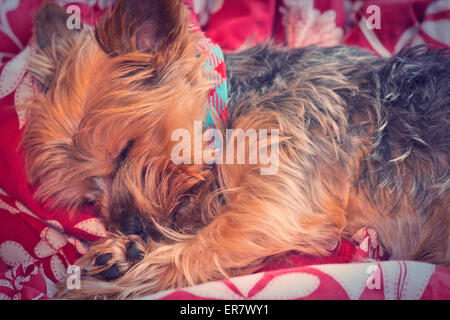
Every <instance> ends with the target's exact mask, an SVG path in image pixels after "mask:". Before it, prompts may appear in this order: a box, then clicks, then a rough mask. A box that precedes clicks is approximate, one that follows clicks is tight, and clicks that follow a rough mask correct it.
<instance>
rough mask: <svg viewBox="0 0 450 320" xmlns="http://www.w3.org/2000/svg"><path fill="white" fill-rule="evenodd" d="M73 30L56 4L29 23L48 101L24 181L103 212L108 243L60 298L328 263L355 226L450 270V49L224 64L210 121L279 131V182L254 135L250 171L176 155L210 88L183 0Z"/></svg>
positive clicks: (126, 4) (32, 125)
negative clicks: (293, 259)
mask: <svg viewBox="0 0 450 320" xmlns="http://www.w3.org/2000/svg"><path fill="white" fill-rule="evenodd" d="M66 19H67V15H66V13H65V12H64V11H62V10H61V9H60V8H59V7H57V6H56V5H52V4H47V5H45V6H44V7H43V8H41V10H40V11H39V12H38V14H37V16H36V18H35V39H36V43H37V46H38V48H37V52H36V53H35V54H34V56H33V57H32V61H31V64H30V68H29V69H30V72H31V73H32V74H33V76H34V78H35V79H36V80H37V82H38V83H39V86H40V89H41V94H39V95H36V96H35V97H33V99H32V100H30V103H29V105H30V106H29V114H28V121H27V124H26V128H25V131H24V137H23V145H24V150H25V156H26V166H27V174H28V177H29V180H30V183H31V184H34V185H38V186H39V188H38V191H37V197H38V198H39V199H40V200H45V199H51V201H52V203H54V205H55V206H59V207H67V208H69V209H72V210H73V211H74V212H75V211H76V209H77V208H80V207H82V206H83V205H86V204H90V205H93V206H94V207H95V208H96V209H97V211H98V212H99V215H100V216H101V217H102V219H103V221H104V223H105V225H106V226H107V229H108V231H109V236H108V237H107V238H105V239H104V240H101V241H100V242H99V243H97V244H95V245H94V246H93V247H92V248H91V249H90V251H89V252H87V253H86V254H85V255H84V256H83V257H82V258H81V259H80V260H79V261H78V262H77V264H78V265H79V266H81V267H82V268H83V272H82V279H81V288H80V289H78V290H68V289H64V288H63V289H62V290H61V292H60V293H59V297H61V298H131V297H138V296H142V295H145V294H150V293H154V292H157V291H161V290H165V289H169V288H179V287H184V286H190V285H195V284H199V283H203V282H206V281H211V280H217V279H223V278H226V277H232V276H238V275H244V274H249V273H252V272H255V271H257V270H259V269H261V268H262V267H264V266H266V265H267V264H269V263H270V262H271V261H272V259H275V258H277V257H280V256H281V255H283V254H286V253H288V252H297V253H300V254H303V255H308V256H323V255H327V254H329V253H330V251H332V250H333V249H334V248H335V247H336V246H337V245H339V241H340V239H341V238H342V237H349V236H351V235H352V234H353V233H355V232H356V231H357V230H359V229H360V228H362V227H370V228H373V229H374V230H376V231H377V232H378V234H379V237H380V240H381V243H382V246H383V250H384V251H385V252H386V253H387V254H388V255H389V257H390V258H391V259H408V260H418V261H426V262H430V263H434V264H439V265H442V266H447V267H448V266H450V245H449V240H450V238H449V221H450V214H449V208H450V172H449V162H450V161H449V150H450V55H449V53H448V52H446V51H442V50H441V51H437V50H431V49H428V48H425V47H413V48H407V49H404V50H402V51H401V52H400V53H398V54H397V55H395V56H393V57H391V58H380V57H376V56H374V55H372V54H371V53H369V52H366V51H365V50H362V49H358V48H353V47H345V46H337V47H329V48H325V47H315V46H308V47H304V48H298V49H288V48H280V47H277V46H275V45H273V44H264V45H257V46H254V47H250V48H247V49H244V50H241V51H239V52H236V53H232V54H226V55H225V63H226V72H227V75H228V85H229V90H228V95H229V101H228V118H227V120H226V121H225V120H223V118H221V117H218V116H217V115H215V116H214V115H213V121H214V127H215V128H216V129H217V130H218V131H219V132H221V133H223V134H225V132H226V130H227V129H236V130H237V129H241V130H243V131H244V132H246V131H247V130H256V131H258V130H261V129H265V130H267V131H268V132H269V131H270V130H274V129H276V130H278V131H277V132H278V136H277V137H276V139H275V136H273V135H270V134H269V135H268V136H267V138H266V139H265V143H266V144H267V145H268V146H270V148H268V149H271V150H272V152H273V151H274V148H273V147H274V146H275V143H277V147H278V159H279V163H278V167H277V170H276V172H274V173H273V174H261V169H264V168H266V167H267V163H263V162H262V161H260V159H259V160H258V161H257V162H256V163H250V162H249V161H248V160H249V157H250V154H251V153H252V152H253V151H254V150H253V149H254V148H255V147H254V146H253V147H252V146H250V143H247V140H245V139H244V140H243V141H240V142H239V141H238V142H237V143H236V144H235V145H232V147H228V145H227V146H226V147H223V148H222V150H223V153H224V154H227V153H230V152H234V151H235V150H238V149H239V148H240V147H242V146H243V145H242V144H244V145H245V146H244V149H243V150H244V152H245V156H244V158H245V159H244V160H246V161H243V163H242V162H241V163H239V164H227V163H219V162H216V163H213V164H211V163H207V162H206V161H202V162H201V163H198V162H195V161H192V162H191V163H192V164H189V161H186V162H184V163H179V164H176V163H175V162H174V161H173V159H172V153H173V149H174V147H175V146H176V145H177V141H173V140H172V133H173V132H174V131H175V130H177V129H180V128H181V129H184V130H185V131H187V132H189V133H192V135H194V127H195V125H194V123H195V121H202V120H204V119H205V117H206V116H207V107H206V106H207V105H208V99H209V91H210V88H211V74H210V72H211V71H210V70H207V69H205V67H204V64H205V59H206V56H205V53H204V52H203V51H202V50H200V49H199V42H200V41H202V37H203V36H202V34H201V33H199V32H192V30H190V27H189V25H190V24H189V13H188V10H187V9H186V8H185V7H184V5H183V4H182V3H181V1H177V0H154V1H138V0H131V1H119V3H118V4H117V5H116V6H115V8H114V10H112V11H111V12H108V13H107V14H106V15H105V16H104V17H103V19H101V21H100V22H99V23H98V24H97V25H96V26H95V27H94V28H88V27H83V28H82V29H81V30H73V31H71V30H69V29H68V28H67V27H66ZM260 142H261V141H260ZM203 143H204V144H205V145H206V146H208V142H203ZM210 144H211V143H209V145H210ZM197 147H198V146H197ZM193 148H196V147H195V146H193ZM252 148H253V149H252ZM256 148H258V149H260V146H259V147H258V146H257V147H256ZM230 149H232V150H230ZM215 150H216V149H214V150H213V151H212V152H211V154H213V153H214V154H215ZM241 150H242V149H241ZM233 154H234V153H233Z"/></svg>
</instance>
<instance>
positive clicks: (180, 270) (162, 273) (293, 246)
mask: <svg viewBox="0 0 450 320" xmlns="http://www.w3.org/2000/svg"><path fill="white" fill-rule="evenodd" d="M272 180H273V178H272ZM287 185H288V184H287ZM259 187H260V188H264V181H263V182H262V183H260V184H259ZM281 189H282V188H280V190H278V191H276V190H275V191H274V190H273V188H271V190H272V191H273V193H272V195H271V196H268V198H269V199H266V200H263V199H261V198H253V199H252V196H251V194H250V196H245V194H244V195H242V194H239V197H236V199H235V200H236V201H233V202H232V205H230V206H229V207H228V208H227V209H226V210H225V211H224V212H223V213H222V214H221V215H220V216H219V217H217V218H215V219H214V220H213V221H212V222H211V223H210V224H209V225H207V226H206V227H204V228H203V229H201V230H200V231H199V232H198V233H197V234H195V235H191V236H186V239H185V240H180V241H178V242H175V243H172V244H163V243H148V244H147V245H148V250H147V252H146V253H145V256H144V257H143V259H142V260H141V261H140V262H138V263H137V264H135V265H134V266H132V267H131V269H129V270H128V271H127V272H126V273H125V274H124V275H123V276H122V277H120V278H118V279H116V280H115V281H102V280H100V279H98V278H97V277H95V276H92V275H88V274H86V276H85V277H83V279H82V281H81V289H80V290H67V289H66V290H63V291H62V292H61V293H60V297H62V298H98V297H100V298H128V297H138V296H142V295H145V294H150V293H154V292H158V291H161V290H165V289H169V288H180V287H185V286H189V285H195V284H199V283H203V282H206V281H211V280H217V279H223V278H225V277H231V276H237V275H242V274H248V273H251V272H254V271H256V270H258V269H259V268H261V267H262V266H264V262H265V261H266V259H267V257H270V256H272V255H275V254H280V253H284V252H287V251H290V250H296V251H300V252H302V253H304V254H309V255H323V254H327V252H328V250H331V249H333V247H334V246H335V245H336V244H337V242H338V240H339V235H340V232H341V230H342V228H343V225H344V223H345V218H344V216H343V213H342V212H337V213H338V214H336V212H333V213H331V212H330V214H320V213H317V215H309V214H308V215H302V214H301V213H299V212H298V211H296V210H300V209H301V208H300V206H301V203H302V201H298V197H297V198H292V197H291V196H289V195H284V196H283V194H282V193H283V190H281ZM299 196H300V195H299ZM291 206H292V207H291ZM303 209H304V208H303ZM106 241H108V240H106ZM101 245H102V244H100V246H101ZM96 251H97V249H96V248H95V247H94V248H93V249H92V251H91V252H92V254H91V253H88V254H87V255H86V256H85V257H83V261H82V262H86V261H87V260H90V262H89V263H90V264H91V265H92V264H95V259H94V258H95V252H96ZM91 270H93V269H92V268H91Z"/></svg>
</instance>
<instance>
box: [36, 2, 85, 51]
mask: <svg viewBox="0 0 450 320" xmlns="http://www.w3.org/2000/svg"><path fill="white" fill-rule="evenodd" d="M68 18H69V14H67V13H66V12H65V11H64V9H63V8H61V7H59V6H57V5H56V4H52V3H47V4H45V5H44V6H43V7H42V8H41V9H40V10H39V11H38V13H37V15H36V17H35V18H34V29H35V36H36V40H37V43H38V45H39V48H40V49H41V50H45V49H47V48H50V47H51V46H52V45H54V44H55V42H58V41H61V40H65V39H67V38H68V37H70V34H71V33H72V32H74V31H73V30H69V28H68V27H67V25H66V22H67V19H68ZM74 30H76V29H74ZM75 32H76V31H75Z"/></svg>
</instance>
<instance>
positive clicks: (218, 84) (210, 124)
mask: <svg viewBox="0 0 450 320" xmlns="http://www.w3.org/2000/svg"><path fill="white" fill-rule="evenodd" d="M199 46H200V48H201V49H202V51H203V52H204V53H205V54H206V56H207V59H206V61H205V68H206V69H208V70H211V71H215V72H213V75H212V76H211V77H212V80H213V86H212V88H211V90H210V92H209V101H208V104H207V106H206V107H207V110H208V112H207V116H206V120H205V121H206V123H205V126H204V129H205V130H206V129H207V128H211V129H212V128H214V114H217V115H218V116H219V118H220V119H221V120H222V121H224V122H225V123H226V122H227V121H228V113H227V111H228V110H227V103H228V82H227V71H226V67H225V60H224V55H223V52H222V49H221V48H220V46H219V45H218V44H216V43H214V42H213V41H212V40H211V39H208V38H205V39H204V40H202V41H201V42H200V44H199ZM213 110H215V112H213Z"/></svg>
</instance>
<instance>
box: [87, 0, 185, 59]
mask: <svg viewBox="0 0 450 320" xmlns="http://www.w3.org/2000/svg"><path fill="white" fill-rule="evenodd" d="M188 24H189V19H188V15H187V11H186V10H185V8H184V7H183V2H182V1H180V0H146V1H141V0H121V1H119V3H118V4H117V5H116V7H115V8H114V11H113V12H112V13H111V14H109V15H106V16H105V17H104V18H103V19H102V20H101V21H100V22H99V23H98V24H97V26H96V29H95V37H96V39H97V42H98V44H99V46H100V47H101V48H102V49H103V51H104V52H106V53H107V54H109V55H112V56H116V55H120V54H124V53H128V52H133V51H136V50H139V51H143V52H164V51H166V50H169V49H171V48H172V47H173V46H174V45H175V44H176V43H177V41H178V40H180V39H181V38H182V36H183V35H185V34H186V32H188V31H187V30H188Z"/></svg>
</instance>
